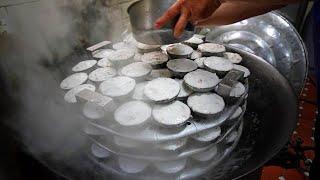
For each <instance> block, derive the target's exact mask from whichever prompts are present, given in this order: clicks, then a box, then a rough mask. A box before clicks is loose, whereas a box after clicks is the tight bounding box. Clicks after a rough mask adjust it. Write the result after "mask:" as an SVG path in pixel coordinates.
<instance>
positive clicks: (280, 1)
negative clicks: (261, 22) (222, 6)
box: [220, 0, 306, 5]
mask: <svg viewBox="0 0 320 180" xmlns="http://www.w3.org/2000/svg"><path fill="white" fill-rule="evenodd" d="M228 1H230V2H231V1H232V2H247V3H254V4H257V5H258V4H259V5H288V4H295V3H299V2H303V1H306V0H220V2H221V3H223V2H228Z"/></svg>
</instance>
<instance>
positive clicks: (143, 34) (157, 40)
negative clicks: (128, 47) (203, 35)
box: [128, 0, 194, 45]
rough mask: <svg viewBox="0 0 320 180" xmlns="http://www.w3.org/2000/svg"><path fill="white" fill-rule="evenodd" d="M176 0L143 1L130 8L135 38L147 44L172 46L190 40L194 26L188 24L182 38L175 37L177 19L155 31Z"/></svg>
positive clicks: (129, 12)
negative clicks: (157, 22)
mask: <svg viewBox="0 0 320 180" xmlns="http://www.w3.org/2000/svg"><path fill="white" fill-rule="evenodd" d="M174 2H176V0H161V1H160V0H141V1H138V2H135V3H133V4H132V5H131V6H130V7H129V8H128V14H129V16H130V22H131V27H132V32H133V36H134V38H135V39H136V40H137V41H139V42H141V43H145V44H155V45H160V44H172V43H177V42H182V41H185V40H187V39H190V38H191V37H192V36H193V34H194V26H192V25H191V24H188V25H187V27H186V28H185V30H184V32H183V34H182V35H181V37H180V38H178V39H177V38H175V37H174V36H173V31H172V27H173V26H174V25H175V23H176V21H177V19H174V20H172V21H171V22H169V23H167V24H166V25H165V26H164V27H163V28H162V29H155V28H154V22H155V21H156V20H157V19H158V18H159V17H160V16H161V15H162V14H163V13H164V12H165V11H166V10H167V9H168V8H169V7H170V6H171V5H172V4H173V3H174Z"/></svg>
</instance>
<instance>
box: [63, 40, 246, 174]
mask: <svg viewBox="0 0 320 180" xmlns="http://www.w3.org/2000/svg"><path fill="white" fill-rule="evenodd" d="M88 51H90V52H91V54H92V60H87V61H81V62H79V63H78V64H75V66H74V67H73V68H72V71H74V73H73V74H72V75H70V76H69V77H67V78H66V79H64V80H63V81H62V82H61V88H62V89H64V90H67V92H66V94H65V97H64V98H65V100H66V101H67V102H69V103H77V104H80V105H81V111H82V113H83V116H85V117H86V118H87V119H88V124H87V126H86V127H84V132H85V134H86V135H87V136H88V139H89V140H90V145H89V150H90V151H89V152H90V157H92V160H93V161H94V162H95V163H97V164H98V165H99V166H101V167H103V168H105V169H107V170H109V171H112V172H116V173H119V174H122V175H126V176H129V177H137V178H142V179H150V178H153V177H154V176H155V175H156V174H157V177H159V178H162V179H168V178H183V177H187V176H188V173H189V172H190V170H191V169H194V168H199V169H201V170H205V169H207V168H212V167H214V166H218V165H219V163H220V162H221V160H222V159H223V158H225V157H226V156H227V155H228V154H229V153H230V152H231V151H232V150H233V149H234V147H235V146H236V145H237V143H238V141H239V139H240V136H241V133H242V127H243V122H242V117H243V114H244V113H245V111H246V97H247V92H248V80H247V78H248V76H249V75H250V71H249V70H248V69H247V68H246V67H244V66H242V64H241V62H242V57H241V56H240V55H239V54H237V53H233V52H226V51H227V50H226V48H225V47H224V46H223V45H220V44H214V43H208V42H205V41H204V40H203V37H202V36H200V35H195V36H194V37H192V38H191V39H189V40H187V41H185V42H183V43H178V44H171V45H167V46H158V45H146V44H141V43H138V42H136V41H134V39H133V38H127V39H125V40H124V41H123V42H118V43H112V42H109V41H104V42H101V43H99V44H96V45H94V46H92V47H90V48H88ZM235 72H236V73H238V75H239V74H240V76H238V77H237V78H236V79H232V78H235V77H232V76H230V75H231V74H232V73H235ZM229 78H231V79H229ZM230 81H231V82H233V84H232V86H230V87H229V89H227V90H225V91H222V90H221V88H222V87H225V85H226V84H223V83H225V82H230ZM222 89H223V88H222Z"/></svg>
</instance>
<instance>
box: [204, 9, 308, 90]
mask: <svg viewBox="0 0 320 180" xmlns="http://www.w3.org/2000/svg"><path fill="white" fill-rule="evenodd" d="M202 33H206V36H207V38H206V40H207V41H214V42H219V43H223V44H228V45H231V46H233V47H237V48H240V49H242V50H245V51H247V52H250V53H253V54H255V55H257V56H260V57H261V58H263V59H264V60H265V61H267V62H269V63H270V64H272V65H273V66H274V67H276V68H277V69H278V70H279V72H280V73H281V74H282V75H283V76H285V77H286V78H287V79H288V80H289V82H290V84H291V86H292V87H293V88H294V90H295V93H296V95H298V94H299V93H300V92H301V90H302V88H303V86H304V83H305V79H306V77H307V71H308V59H307V51H306V48H305V45H304V43H303V40H302V39H301V37H300V35H299V33H298V32H297V31H296V29H295V28H294V26H293V25H292V24H291V23H290V22H289V21H288V20H287V19H286V18H285V17H283V16H281V15H280V14H278V13H276V12H270V13H267V14H264V15H261V16H257V17H253V18H250V19H247V20H243V21H241V22H238V23H235V24H231V25H226V26H219V27H213V28H207V29H203V30H202Z"/></svg>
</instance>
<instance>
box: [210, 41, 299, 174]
mask: <svg viewBox="0 0 320 180" xmlns="http://www.w3.org/2000/svg"><path fill="white" fill-rule="evenodd" d="M226 47H227V50H228V51H232V52H236V53H239V54H241V56H242V57H243V58H244V59H245V61H244V65H245V66H246V67H248V68H249V69H250V71H251V73H252V75H251V77H250V78H249V82H250V89H249V97H248V107H247V111H246V115H245V117H244V123H245V125H244V129H245V130H244V132H243V135H242V137H241V139H240V142H239V144H238V146H237V147H236V148H235V150H234V151H233V152H232V153H231V154H230V156H228V157H229V159H228V161H229V162H232V161H234V162H238V161H239V160H242V161H243V162H241V165H242V166H241V165H239V164H237V165H236V166H237V167H239V168H237V169H233V170H232V168H231V169H229V170H230V171H225V172H223V173H222V174H224V175H226V176H225V177H224V178H226V177H228V178H230V179H240V178H241V177H244V176H245V175H247V174H250V173H252V172H254V171H255V170H257V169H258V168H259V167H261V166H263V165H264V164H265V163H266V162H267V161H268V160H270V159H271V158H272V157H273V156H275V155H276V154H277V153H278V152H279V151H280V150H281V149H282V147H284V146H285V144H286V143H287V142H288V140H289V138H290V136H291V134H292V132H293V131H294V129H295V127H296V123H297V121H298V101H297V96H296V95H295V93H294V89H293V87H292V86H291V85H290V84H289V82H288V80H287V79H286V78H285V77H284V76H282V75H281V74H280V72H279V71H277V70H276V69H275V68H274V67H273V66H272V65H270V64H269V63H267V62H266V61H265V60H263V59H262V58H260V57H258V56H256V55H254V54H251V53H248V52H246V51H244V50H241V49H238V48H235V47H232V46H228V45H227V46H226ZM252 113H257V114H258V119H255V120H257V121H258V122H259V123H260V124H259V125H257V124H256V123H254V121H253V122H252V121H250V120H252V119H251V118H249V117H251V114H252ZM256 126H259V127H258V128H257V127H256ZM270 132H272V133H270ZM251 138H254V139H255V142H254V143H253V144H252V146H253V149H252V150H251V151H250V150H249V151H248V149H247V148H248V147H247V146H248V143H249V144H251V143H252V141H251ZM250 153H251V156H248V157H246V158H244V159H242V156H245V155H248V154H250ZM238 163H239V162H238ZM231 164H232V163H231ZM221 165H222V166H223V165H228V163H227V164H224V163H222V164H221ZM229 165H230V164H229ZM231 166H232V165H231ZM220 168H221V169H223V168H224V167H220ZM227 169H228V168H227ZM218 171H219V170H218ZM209 176H210V175H209ZM212 177H213V176H211V178H212Z"/></svg>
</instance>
